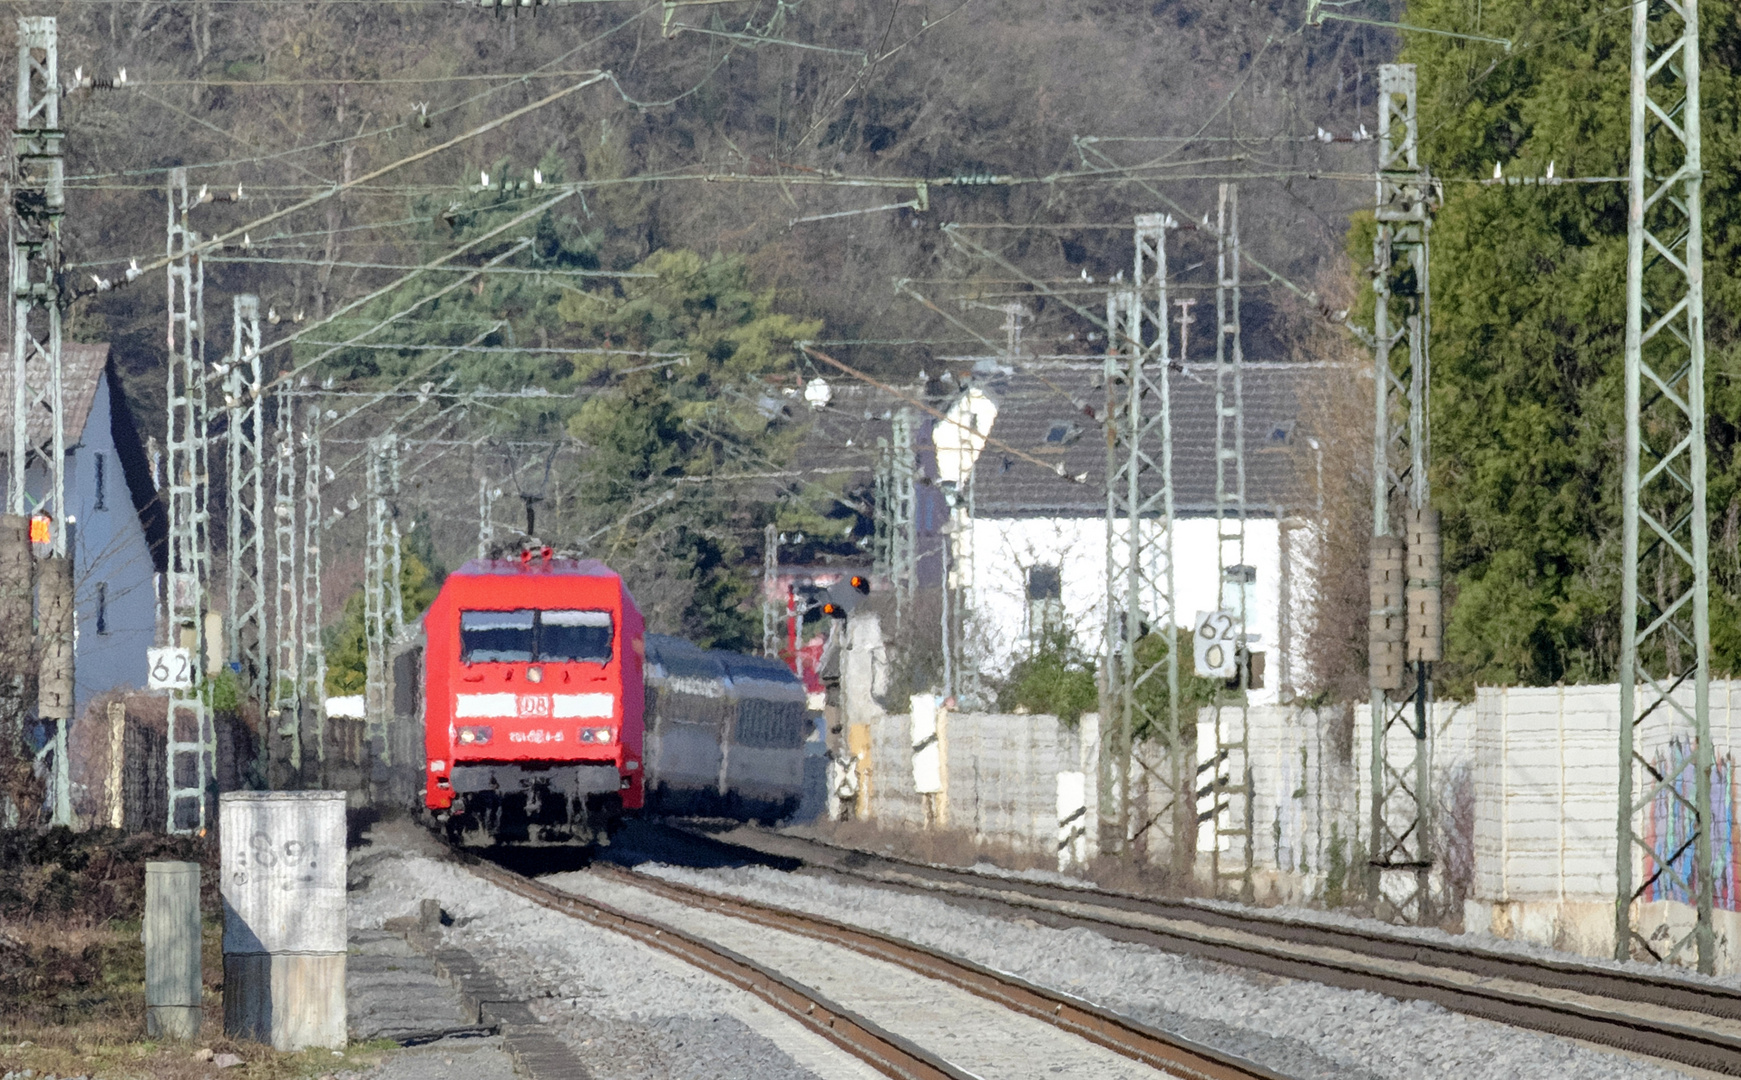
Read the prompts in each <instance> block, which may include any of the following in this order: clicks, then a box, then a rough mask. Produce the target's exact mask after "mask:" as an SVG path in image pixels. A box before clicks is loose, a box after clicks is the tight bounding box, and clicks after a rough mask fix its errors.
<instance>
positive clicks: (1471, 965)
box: [684, 828, 1741, 1076]
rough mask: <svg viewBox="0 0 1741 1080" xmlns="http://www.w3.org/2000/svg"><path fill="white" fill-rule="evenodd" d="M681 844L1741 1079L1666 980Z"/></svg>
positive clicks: (853, 855) (930, 872) (1704, 1014)
mask: <svg viewBox="0 0 1741 1080" xmlns="http://www.w3.org/2000/svg"><path fill="white" fill-rule="evenodd" d="M684 831H685V832H687V833H688V835H691V836H694V837H698V838H705V839H707V840H709V841H712V842H714V843H718V844H724V845H728V846H733V847H737V848H739V849H747V851H749V852H752V853H755V854H756V855H759V856H761V857H763V858H770V857H771V858H775V859H781V860H787V861H788V863H789V862H791V861H797V862H800V863H803V864H804V865H807V866H810V867H813V868H816V869H822V870H827V871H830V872H833V873H837V874H842V875H847V876H851V877H855V878H859V879H861V880H866V881H870V882H874V883H877V884H879V885H883V886H885V887H891V888H897V889H904V890H909V891H919V892H926V893H930V894H932V895H938V896H943V897H949V898H953V899H957V900H962V901H968V902H972V903H976V904H980V905H986V906H989V907H991V908H994V909H996V908H1002V909H1004V910H1013V911H1016V912H1019V913H1020V914H1022V915H1024V916H1026V917H1029V918H1033V919H1035V920H1036V921H1040V922H1046V923H1049V924H1050V925H1054V926H1060V927H1083V928H1086V929H1090V930H1093V931H1095V932H1096V933H1099V934H1102V935H1104V936H1106V937H1110V938H1114V939H1117V940H1122V941H1129V942H1133V943H1137V944H1144V945H1150V946H1153V947H1155V948H1159V949H1163V950H1165V951H1168V952H1175V953H1183V954H1187V955H1191V956H1197V957H1202V958H1204V959H1209V960H1215V961H1219V962H1222V963H1226V964H1231V965H1234V966H1237V967H1242V968H1247V969H1251V970H1256V971H1261V972H1264V973H1266V974H1270V975H1278V976H1283V977H1286V978H1294V979H1304V980H1309V981H1313V982H1318V983H1323V984H1326V985H1331V986H1338V987H1342V988H1345V989H1353V990H1369V991H1373V992H1375V993H1380V994H1384V995H1386V996H1389V997H1393V998H1400V999H1405V1000H1420V1001H1430V1002H1434V1003H1436V1004H1439V1005H1442V1006H1444V1007H1445V1008H1447V1009H1450V1010H1453V1011H1455V1012H1460V1013H1463V1014H1466V1015H1469V1016H1476V1017H1480V1018H1483V1019H1487V1020H1494V1021H1498V1022H1500V1023H1504V1024H1510V1025H1513V1026H1517V1027H1524V1028H1530V1029H1533V1030H1538V1031H1543V1032H1548V1033H1550V1034H1554V1035H1561V1036H1566V1037H1569V1038H1574V1039H1580V1040H1583V1041H1586V1042H1591V1043H1597V1044H1600V1045H1604V1046H1610V1047H1613V1048H1615V1049H1619V1050H1624V1051H1628V1052H1632V1053H1638V1054H1644V1055H1648V1056H1650V1057H1655V1058H1660V1059H1663V1060H1665V1061H1672V1062H1677V1063H1679V1064H1682V1065H1690V1066H1694V1067H1696V1068H1701V1069H1707V1070H1710V1071H1712V1072H1716V1073H1721V1074H1724V1075H1730V1076H1741V991H1737V990H1734V989H1731V988H1728V987H1724V986H1718V985H1710V984H1704V983H1699V982H1695V981H1693V980H1690V979H1682V978H1675V977H1673V976H1671V975H1657V974H1651V973H1642V972H1632V971H1624V970H1617V969H1611V968H1604V967H1598V966H1596V965H1591V964H1580V963H1577V962H1574V961H1562V960H1550V959H1542V958H1536V957H1528V956H1519V955H1516V954H1510V953H1501V952H1498V951H1495V950H1486V949H1481V948H1472V947H1459V946H1453V945H1450V944H1448V943H1440V942H1433V941H1427V940H1417V939H1413V938H1409V937H1405V936H1402V935H1394V934H1384V933H1382V932H1373V931H1367V930H1362V929H1357V928H1353V927H1338V926H1329V925H1324V924H1318V923H1305V922H1298V921H1292V920H1287V919H1282V918H1277V917H1273V916H1266V915H1264V914H1262V913H1259V912H1252V911H1240V910H1232V909H1228V908H1225V907H1222V906H1218V905H1209V904H1204V903H1200V902H1193V901H1189V900H1165V899H1156V898H1151V897H1142V896H1134V895H1131V894H1127V893H1119V892H1113V891H1109V890H1103V889H1098V888H1077V887H1071V886H1065V885H1055V884H1049V883H1046V882H1041V881H1033V880H1028V879H1021V878H1010V877H1001V876H992V875H987V874H980V873H975V872H973V871H968V870H959V869H954V868H949V867H939V866H932V865H929V864H921V863H913V862H908V861H905V860H901V859H896V858H893V857H889V856H884V855H877V854H873V853H869V852H863V851H858V850H854V849H845V848H839V847H835V846H833V845H829V844H825V843H821V842H819V841H814V840H809V839H805V838H801V837H795V836H790V835H788V834H784V833H772V832H768V831H765V830H758V829H741V828H740V829H737V830H734V831H732V832H729V833H724V834H719V835H711V834H707V833H703V832H698V831H694V830H684Z"/></svg>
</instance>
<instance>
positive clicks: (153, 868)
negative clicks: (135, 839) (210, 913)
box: [144, 862, 200, 1039]
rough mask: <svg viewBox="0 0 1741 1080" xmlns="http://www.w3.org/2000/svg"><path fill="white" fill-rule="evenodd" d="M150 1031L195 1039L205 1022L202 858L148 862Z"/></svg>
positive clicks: (147, 996) (147, 1000) (147, 994)
mask: <svg viewBox="0 0 1741 1080" xmlns="http://www.w3.org/2000/svg"><path fill="white" fill-rule="evenodd" d="M144 936H145V1034H147V1035H149V1036H151V1037H152V1038H165V1039H191V1038H193V1037H195V1036H196V1035H198V1034H199V1024H200V923H199V863H190V862H148V863H146V864H145V934H144Z"/></svg>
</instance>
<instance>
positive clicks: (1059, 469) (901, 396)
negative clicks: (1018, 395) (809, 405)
mask: <svg viewBox="0 0 1741 1080" xmlns="http://www.w3.org/2000/svg"><path fill="white" fill-rule="evenodd" d="M798 348H800V349H802V350H803V351H804V352H805V353H806V354H807V355H809V356H811V357H814V358H815V359H817V360H820V361H822V362H823V363H825V364H828V365H830V366H832V367H836V368H839V369H840V370H841V371H843V372H845V373H846V374H848V375H850V376H852V377H853V378H855V379H857V380H859V381H860V382H863V383H868V384H870V385H871V386H874V387H876V388H877V389H878V390H881V391H882V392H883V393H885V394H888V395H889V396H890V397H893V398H896V399H897V400H900V401H904V402H906V403H907V404H909V405H912V406H914V407H916V408H918V409H920V410H921V411H923V412H924V413H926V414H927V415H929V416H931V417H932V418H933V419H937V420H941V421H943V422H944V423H945V424H954V425H955V426H956V427H958V428H961V429H962V430H963V431H967V430H968V428H967V427H966V426H965V425H963V424H961V423H960V422H958V421H955V420H951V419H950V418H949V417H948V416H947V415H945V414H944V413H942V412H940V411H939V410H937V409H935V408H933V407H932V406H931V405H929V404H927V403H926V402H924V401H921V400H920V399H918V398H916V397H914V396H912V395H911V394H908V393H904V392H902V391H900V390H898V389H896V388H895V387H893V386H890V385H889V384H888V383H886V382H883V381H882V380H880V379H877V378H875V377H874V376H871V375H867V374H865V373H864V372H862V371H860V370H858V369H857V368H855V367H852V366H851V365H849V364H845V363H842V362H841V361H839V360H836V359H835V358H834V357H832V356H830V355H828V354H827V353H825V352H822V351H821V350H820V349H817V348H815V347H814V346H812V345H809V344H806V343H803V342H800V343H799V344H798ZM972 434H973V435H977V436H979V438H981V439H982V440H984V442H985V443H986V445H988V446H995V447H997V448H998V449H999V450H1002V451H1003V452H1004V453H1006V454H1009V455H1011V456H1012V457H1016V458H1020V459H1021V460H1022V461H1025V462H1027V463H1028V464H1030V465H1038V466H1039V467H1040V468H1042V469H1044V470H1045V471H1046V472H1049V473H1051V474H1053V475H1054V476H1057V477H1059V478H1060V479H1064V480H1068V481H1070V482H1071V483H1073V484H1081V483H1086V482H1087V477H1086V476H1071V475H1069V474H1068V473H1066V472H1065V471H1064V465H1063V463H1062V462H1055V461H1043V460H1041V459H1040V458H1037V457H1035V456H1034V455H1032V454H1030V453H1028V452H1027V451H1025V450H1019V449H1017V448H1016V447H1014V446H1011V445H1010V444H1009V443H1007V442H1004V441H1003V440H1002V439H998V438H994V437H993V436H991V435H988V434H984V433H982V432H978V431H974V432H972Z"/></svg>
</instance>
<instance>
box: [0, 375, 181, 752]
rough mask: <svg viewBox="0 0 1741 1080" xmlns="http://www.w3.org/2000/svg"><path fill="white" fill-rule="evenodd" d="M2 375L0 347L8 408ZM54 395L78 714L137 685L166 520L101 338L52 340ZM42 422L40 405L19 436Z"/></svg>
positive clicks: (150, 635) (45, 420)
mask: <svg viewBox="0 0 1741 1080" xmlns="http://www.w3.org/2000/svg"><path fill="white" fill-rule="evenodd" d="M11 376H12V364H11V361H10V359H9V358H5V357H0V402H5V403H7V406H6V407H8V408H10V402H11V401H12V377H11ZM61 400H62V402H63V406H64V410H65V414H66V416H65V430H66V502H67V516H68V518H69V519H70V521H69V522H68V523H67V524H68V526H69V527H70V532H69V537H70V540H71V547H70V550H69V554H70V555H71V557H72V563H73V581H74V594H75V598H76V602H75V613H76V614H75V618H74V624H73V634H74V643H75V645H74V653H73V676H74V685H73V708H74V713H73V715H74V716H75V717H78V716H82V715H83V713H84V709H85V706H86V705H87V704H88V703H89V702H90V701H91V700H92V699H93V698H95V697H97V696H98V695H99V694H102V693H104V692H106V691H108V690H112V689H116V688H132V687H143V686H144V685H145V669H146V663H145V650H146V649H147V648H149V647H150V646H151V645H152V644H153V643H154V641H155V635H156V629H157V603H156V587H155V574H156V572H158V571H160V570H161V569H162V567H161V560H162V558H163V551H164V536H165V531H166V527H165V519H164V515H163V508H162V506H161V505H160V504H159V503H158V500H157V492H156V489H155V486H154V485H153V483H152V478H151V465H150V462H149V460H148V459H147V457H146V451H145V447H144V445H143V442H142V440H141V438H140V435H139V431H138V428H137V427H136V426H135V425H134V422H133V417H132V414H131V412H130V411H129V410H128V408H127V404H126V401H125V399H124V397H123V395H122V391H121V379H120V376H119V373H118V372H117V371H116V369H115V364H114V361H113V359H112V357H111V355H110V350H109V346H108V345H107V344H96V345H84V344H74V343H72V342H67V343H65V344H63V345H62V346H61ZM49 432H50V417H49V415H48V413H47V411H46V410H43V411H42V412H41V414H40V415H38V416H33V417H32V418H31V421H30V427H29V437H30V438H31V439H33V440H35V441H36V442H37V443H38V444H39V445H41V444H46V443H47V442H48V441H49ZM10 448H11V444H10V442H8V443H7V446H6V450H8V451H9V450H10ZM46 486H47V476H46V473H45V472H44V470H43V469H42V468H41V467H40V465H33V466H32V467H31V470H30V473H29V475H28V477H27V487H28V489H29V492H28V493H29V496H30V499H31V501H32V503H35V501H36V500H38V499H40V498H41V496H42V493H43V490H44V489H45V488H46ZM75 722H76V721H75Z"/></svg>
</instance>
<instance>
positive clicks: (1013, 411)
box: [973, 362, 1327, 517]
mask: <svg viewBox="0 0 1741 1080" xmlns="http://www.w3.org/2000/svg"><path fill="white" fill-rule="evenodd" d="M986 366H987V365H981V371H984V370H985V368H986ZM1004 371H1005V372H1007V373H1000V374H996V375H980V376H978V377H976V378H975V380H974V385H975V386H977V387H979V388H980V389H982V390H984V391H985V393H986V394H988V395H989V396H990V397H991V398H992V399H993V400H994V401H995V402H996V403H997V406H998V413H997V420H996V422H995V423H994V424H993V425H992V430H991V435H992V437H993V438H996V439H998V440H1000V441H1002V442H1004V443H1007V444H1009V445H1010V446H1011V447H1013V448H1014V449H1017V450H1020V451H1023V452H1025V453H1027V454H1029V455H1032V456H1033V457H1036V458H1039V459H1040V460H1042V461H1046V462H1057V463H1059V464H1061V465H1062V466H1063V473H1064V475H1063V476H1060V475H1058V474H1057V473H1056V472H1055V471H1052V470H1048V469H1043V468H1041V467H1040V466H1037V465H1034V464H1032V463H1030V462H1028V461H1025V460H1023V459H1022V458H1020V457H1017V456H1015V455H1014V454H1011V453H1009V452H1007V451H1005V450H1003V449H1001V448H1000V447H997V446H991V445H988V446H987V447H986V449H985V451H984V453H982V454H981V456H980V458H979V462H978V464H977V465H976V467H975V470H974V473H975V475H974V478H973V480H974V488H975V490H974V501H975V510H976V513H977V514H978V516H980V517H1034V516H1042V517H1044V516H1056V517H1073V516H1094V517H1099V516H1102V515H1104V514H1105V512H1106V434H1105V427H1104V425H1103V423H1102V419H1103V417H1104V415H1105V413H1106V410H1107V395H1106V387H1105V380H1104V377H1103V375H1102V371H1103V368H1102V366H1101V364H1100V363H1098V362H1088V363H1082V362H1073V363H1072V362H1057V363H1044V362H1042V363H1035V364H1028V365H1024V366H1023V367H1022V368H1021V369H1020V370H1016V371H1013V372H1010V371H1008V369H1004ZM1326 376H1327V370H1326V369H1325V368H1323V367H1319V366H1317V365H1306V364H1247V365H1245V371H1244V380H1243V381H1244V391H1245V393H1244V398H1245V424H1244V430H1245V475H1246V505H1247V509H1248V512H1249V513H1252V514H1260V515H1264V516H1271V515H1277V514H1280V513H1286V512H1287V511H1289V510H1291V509H1299V508H1301V507H1305V506H1310V505H1312V503H1313V502H1314V501H1315V499H1316V497H1317V495H1316V492H1315V490H1308V489H1309V488H1311V487H1312V485H1314V484H1315V483H1316V478H1315V476H1300V475H1298V473H1299V472H1300V471H1301V470H1300V469H1299V464H1300V454H1301V449H1300V448H1299V447H1298V446H1296V438H1295V437H1296V434H1297V432H1296V428H1297V427H1298V425H1299V421H1300V414H1301V408H1302V405H1303V404H1305V403H1306V402H1307V401H1308V400H1309V399H1310V398H1311V397H1312V396H1313V394H1314V393H1315V391H1317V390H1318V389H1319V388H1320V387H1322V386H1323V384H1324V380H1325V378H1326ZM1168 389H1169V396H1170V398H1171V401H1172V420H1173V485H1174V488H1173V490H1174V506H1175V509H1176V512H1177V513H1179V514H1181V515H1190V516H1204V515H1209V514H1213V513H1214V512H1215V369H1214V367H1213V365H1198V364H1192V365H1188V366H1186V367H1185V368H1184V369H1182V370H1175V371H1172V372H1171V373H1170V374H1169V376H1168ZM1121 392H1122V389H1121ZM1229 405H1231V401H1230V402H1229ZM1299 434H1303V433H1299ZM1154 453H1155V457H1156V459H1157V464H1158V458H1159V449H1158V447H1157V449H1156V450H1155V451H1154ZM1307 471H1309V470H1307ZM1076 478H1080V482H1077V480H1076ZM1233 483H1234V479H1233V475H1232V471H1231V468H1230V469H1229V472H1228V476H1227V484H1228V486H1229V488H1230V489H1231V488H1232V486H1233ZM1148 490H1149V491H1153V490H1156V488H1153V487H1149V488H1148Z"/></svg>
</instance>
